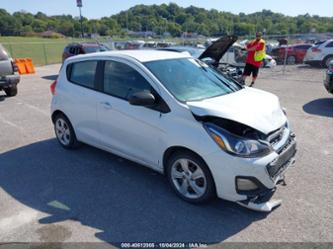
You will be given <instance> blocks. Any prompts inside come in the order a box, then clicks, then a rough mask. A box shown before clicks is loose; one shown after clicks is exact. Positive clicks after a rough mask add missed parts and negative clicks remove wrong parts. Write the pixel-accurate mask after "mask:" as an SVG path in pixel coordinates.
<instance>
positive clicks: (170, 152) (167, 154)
mask: <svg viewBox="0 0 333 249" xmlns="http://www.w3.org/2000/svg"><path fill="white" fill-rule="evenodd" d="M177 152H189V153H191V154H194V155H196V156H197V157H199V158H200V159H201V160H202V161H204V162H205V164H206V165H207V168H208V170H209V171H210V174H211V175H212V176H213V174H212V171H211V170H210V168H209V165H208V164H207V163H206V161H205V159H203V157H202V156H200V155H199V154H198V153H197V152H195V151H193V150H191V149H189V148H186V147H184V146H179V145H178V146H171V147H169V148H168V149H167V150H166V151H165V152H164V153H163V161H162V163H163V165H162V166H163V174H165V173H166V165H167V162H168V160H169V159H170V157H171V156H172V155H173V154H174V153H177ZM213 180H214V178H213ZM214 184H215V182H214Z"/></svg>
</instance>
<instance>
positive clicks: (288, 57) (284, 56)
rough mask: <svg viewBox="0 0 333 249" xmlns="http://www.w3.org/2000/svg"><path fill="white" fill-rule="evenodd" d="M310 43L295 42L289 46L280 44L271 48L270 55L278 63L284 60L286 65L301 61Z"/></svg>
mask: <svg viewBox="0 0 333 249" xmlns="http://www.w3.org/2000/svg"><path fill="white" fill-rule="evenodd" d="M311 47H312V45H311V44H296V45H291V46H281V47H277V48H273V49H272V51H271V55H272V56H273V58H275V59H276V61H277V63H278V64H283V63H285V61H286V64H287V65H294V64H300V63H303V60H304V57H305V55H306V53H307V51H308V49H309V48H311Z"/></svg>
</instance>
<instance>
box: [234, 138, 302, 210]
mask: <svg viewBox="0 0 333 249" xmlns="http://www.w3.org/2000/svg"><path fill="white" fill-rule="evenodd" d="M296 151H297V150H296V141H295V136H294V135H292V136H290V139H289V140H288V142H287V143H286V145H285V146H284V147H283V148H281V151H280V155H279V157H278V158H276V159H275V160H274V161H273V162H271V163H269V164H268V165H267V166H266V168H267V173H268V174H269V176H270V177H271V179H272V181H274V182H276V185H279V184H283V185H284V186H286V183H285V179H284V173H285V171H286V170H287V168H289V167H290V166H293V165H294V164H295V154H296ZM257 185H258V186H260V187H259V189H258V190H257V191H256V193H252V194H251V193H248V194H247V196H248V199H246V200H244V201H239V202H237V203H238V204H239V205H241V206H243V207H246V208H249V209H252V210H255V211H261V212H271V211H272V210H273V209H274V208H276V207H278V206H280V205H281V203H282V200H274V199H271V198H272V196H273V194H274V193H275V191H276V187H274V188H273V189H268V188H266V187H265V186H264V185H263V184H261V183H260V182H258V183H257Z"/></svg>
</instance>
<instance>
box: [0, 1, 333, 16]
mask: <svg viewBox="0 0 333 249" xmlns="http://www.w3.org/2000/svg"><path fill="white" fill-rule="evenodd" d="M0 2H1V3H0V8H3V9H6V10H7V11H8V12H10V13H13V12H15V11H20V10H25V11H28V12H32V13H37V12H38V11H41V12H44V13H46V14H47V15H61V14H71V15H73V16H76V15H78V9H77V8H76V0H0ZM82 2H83V8H82V14H83V15H84V16H85V17H88V18H100V17H103V16H110V15H112V14H116V13H118V12H119V11H121V10H126V9H128V8H130V7H132V6H134V5H136V4H146V5H151V4H161V3H167V4H168V3H169V2H170V1H159V0H141V1H136V0H127V1H113V0H82ZM172 2H174V3H177V4H178V5H180V6H183V7H188V6H190V5H194V6H197V7H203V8H206V9H212V8H213V9H218V10H222V11H229V12H232V13H236V14H238V13H239V12H244V13H253V12H256V11H261V10H262V9H269V10H272V11H274V12H279V13H283V14H286V15H291V16H296V15H299V14H306V13H309V14H311V15H315V14H316V15H320V16H330V17H332V16H333V12H332V10H333V0H316V1H308V0H273V1H270V0H238V1H230V0H229V1H226V0H218V1H217V0H214V1H213V0H204V1H202V0H201V1H198V0H191V1H190V0H182V1H172Z"/></svg>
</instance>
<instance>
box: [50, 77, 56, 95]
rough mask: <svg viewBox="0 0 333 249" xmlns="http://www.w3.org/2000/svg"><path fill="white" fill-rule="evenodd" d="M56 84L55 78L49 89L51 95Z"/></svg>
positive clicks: (53, 93)
mask: <svg viewBox="0 0 333 249" xmlns="http://www.w3.org/2000/svg"><path fill="white" fill-rule="evenodd" d="M56 86H57V81H56V80H55V81H54V82H53V83H52V84H51V86H50V90H51V93H52V95H55V89H56Z"/></svg>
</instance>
